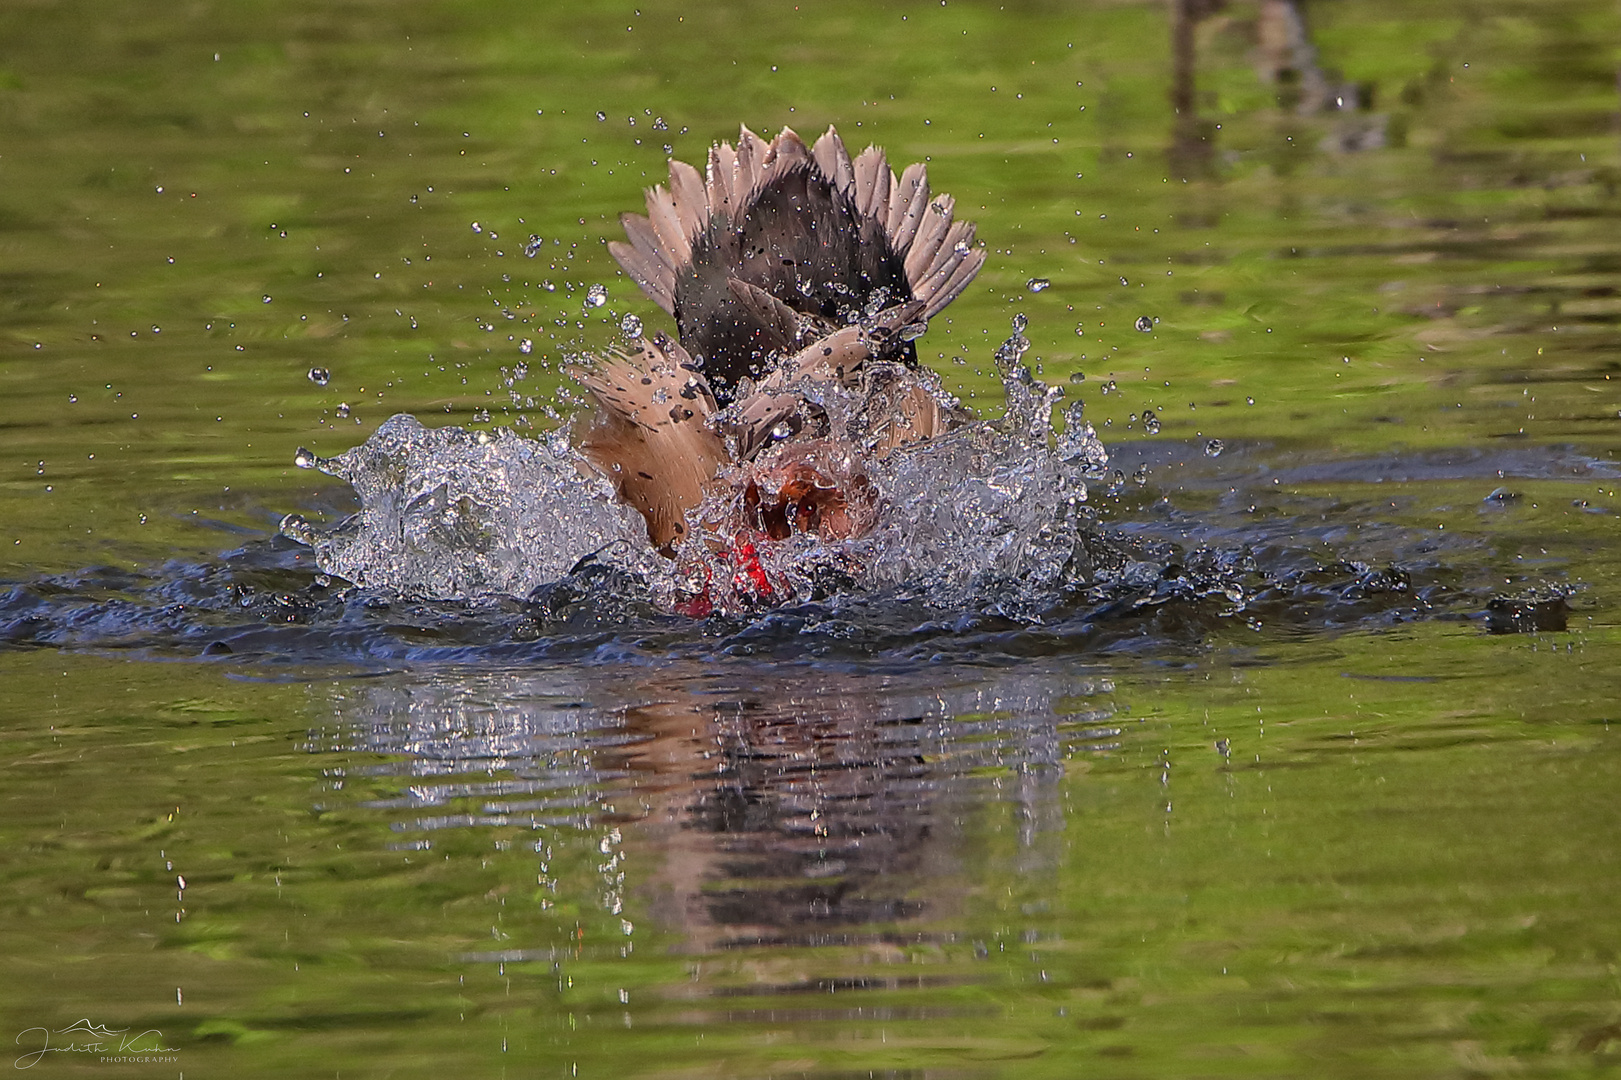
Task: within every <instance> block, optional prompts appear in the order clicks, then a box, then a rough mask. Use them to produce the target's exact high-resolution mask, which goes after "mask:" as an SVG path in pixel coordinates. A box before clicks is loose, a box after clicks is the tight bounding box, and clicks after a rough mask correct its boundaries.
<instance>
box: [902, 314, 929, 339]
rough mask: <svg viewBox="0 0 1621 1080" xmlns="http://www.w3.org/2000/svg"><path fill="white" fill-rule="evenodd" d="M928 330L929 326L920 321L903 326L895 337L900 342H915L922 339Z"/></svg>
mask: <svg viewBox="0 0 1621 1080" xmlns="http://www.w3.org/2000/svg"><path fill="white" fill-rule="evenodd" d="M928 329H929V324H928V323H926V322H923V321H922V320H921V319H920V320H918V321H917V322H914V323H907V324H906V325H905V326H903V327H901V328H900V330H899V332H897V333H896V335H895V336H896V337H898V338H900V339H901V340H902V341H916V340H917V339H918V338H920V337H922V336H923V334H924V332H925V331H927V330H928Z"/></svg>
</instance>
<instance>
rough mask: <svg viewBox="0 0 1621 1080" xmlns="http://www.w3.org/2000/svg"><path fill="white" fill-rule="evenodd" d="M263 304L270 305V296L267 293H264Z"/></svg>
mask: <svg viewBox="0 0 1621 1080" xmlns="http://www.w3.org/2000/svg"><path fill="white" fill-rule="evenodd" d="M264 302H265V303H267V304H268V303H270V294H269V293H265V296H264Z"/></svg>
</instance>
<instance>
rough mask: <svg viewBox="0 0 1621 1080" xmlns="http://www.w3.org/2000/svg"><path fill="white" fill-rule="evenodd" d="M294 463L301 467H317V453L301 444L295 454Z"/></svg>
mask: <svg viewBox="0 0 1621 1080" xmlns="http://www.w3.org/2000/svg"><path fill="white" fill-rule="evenodd" d="M293 464H294V465H297V466H298V467H299V468H300V469H313V468H315V454H314V453H312V452H311V451H310V450H308V449H307V448H305V447H302V446H300V447H299V448H298V452H297V453H296V454H294V455H293Z"/></svg>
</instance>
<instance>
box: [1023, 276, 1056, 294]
mask: <svg viewBox="0 0 1621 1080" xmlns="http://www.w3.org/2000/svg"><path fill="white" fill-rule="evenodd" d="M1052 284H1053V283H1052V282H1051V281H1050V280H1048V279H1047V278H1044V277H1033V278H1031V279H1030V280H1029V281H1027V282H1025V283H1024V287H1025V288H1027V289H1029V290H1030V291H1031V292H1045V291H1046V290H1048V289H1050V288H1052Z"/></svg>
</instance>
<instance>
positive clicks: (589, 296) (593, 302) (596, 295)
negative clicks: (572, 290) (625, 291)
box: [585, 284, 608, 307]
mask: <svg viewBox="0 0 1621 1080" xmlns="http://www.w3.org/2000/svg"><path fill="white" fill-rule="evenodd" d="M585 302H586V305H587V306H588V307H601V306H602V305H603V304H606V303H607V302H608V287H607V286H606V285H600V284H598V285H592V286H591V287H590V288H589V289H587V290H585Z"/></svg>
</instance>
